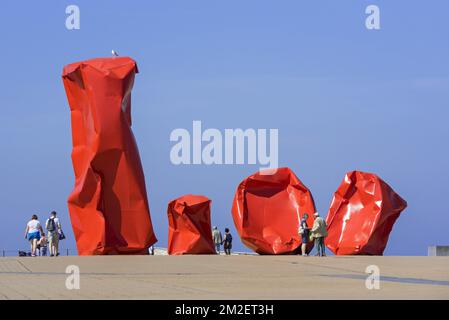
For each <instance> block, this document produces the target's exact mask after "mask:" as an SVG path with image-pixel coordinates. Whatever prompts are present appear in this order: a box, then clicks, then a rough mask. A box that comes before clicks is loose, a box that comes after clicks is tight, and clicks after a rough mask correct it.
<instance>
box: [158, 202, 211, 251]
mask: <svg viewBox="0 0 449 320" xmlns="http://www.w3.org/2000/svg"><path fill="white" fill-rule="evenodd" d="M210 203H211V200H209V199H208V198H207V197H204V196H196V195H191V194H190V195H185V196H182V197H180V198H178V199H175V200H173V201H171V202H170V203H169V204H168V209H167V215H168V225H169V228H168V254H170V255H181V254H215V253H216V252H215V246H214V243H213V241H212V227H211V223H210Z"/></svg>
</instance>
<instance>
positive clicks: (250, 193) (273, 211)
mask: <svg viewBox="0 0 449 320" xmlns="http://www.w3.org/2000/svg"><path fill="white" fill-rule="evenodd" d="M314 212H315V204H314V201H313V197H312V194H311V192H310V191H309V189H307V187H306V186H305V185H304V184H303V183H302V182H301V181H300V180H299V179H298V178H297V177H296V175H295V174H294V173H293V172H292V171H291V170H290V169H289V168H280V169H277V170H275V171H274V172H273V171H272V170H271V169H270V170H267V171H262V172H258V173H255V174H253V175H251V176H249V177H247V178H246V179H245V180H243V181H242V182H241V183H240V184H239V186H238V188H237V191H236V194H235V197H234V203H233V207H232V216H233V218H234V223H235V227H236V228H237V231H238V233H239V235H240V237H241V239H242V242H243V243H244V244H245V245H246V246H247V247H249V248H251V249H252V250H254V251H255V252H257V253H259V254H289V253H294V252H295V251H297V250H298V248H299V247H300V245H301V237H300V235H299V233H298V229H299V224H300V219H301V218H302V216H303V214H304V213H308V214H309V218H308V220H307V223H308V225H309V227H310V228H311V227H312V225H313V213H314ZM312 247H313V244H312V243H309V245H308V251H310V250H311V248H312ZM299 250H300V249H299Z"/></svg>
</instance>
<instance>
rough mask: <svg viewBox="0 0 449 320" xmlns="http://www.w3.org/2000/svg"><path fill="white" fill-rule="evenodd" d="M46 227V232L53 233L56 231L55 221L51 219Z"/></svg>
mask: <svg viewBox="0 0 449 320" xmlns="http://www.w3.org/2000/svg"><path fill="white" fill-rule="evenodd" d="M46 227H47V230H48V231H50V232H53V231H55V230H56V224H55V220H54V219H52V218H50V219H48V222H47V225H46Z"/></svg>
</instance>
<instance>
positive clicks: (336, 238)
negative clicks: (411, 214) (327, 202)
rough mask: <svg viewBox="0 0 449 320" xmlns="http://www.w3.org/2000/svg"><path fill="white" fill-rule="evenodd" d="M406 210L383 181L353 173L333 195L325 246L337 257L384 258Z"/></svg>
mask: <svg viewBox="0 0 449 320" xmlns="http://www.w3.org/2000/svg"><path fill="white" fill-rule="evenodd" d="M406 207H407V202H406V201H405V200H403V199H402V198H401V197H400V196H399V195H398V194H397V193H396V192H394V190H393V189H392V188H391V187H390V186H389V185H388V184H387V183H386V182H384V181H383V180H382V179H380V178H379V177H378V176H376V175H375V174H372V173H366V172H360V171H352V172H349V173H347V174H346V176H345V178H344V179H343V182H342V183H341V185H340V186H339V187H338V189H337V191H336V192H335V193H334V197H333V199H332V203H331V206H330V209H329V212H328V215H327V218H326V223H327V226H328V237H327V238H326V240H325V243H326V246H327V247H328V248H329V249H330V250H331V251H332V252H334V253H335V254H337V255H356V254H358V255H382V254H383V252H384V250H385V247H386V245H387V242H388V237H389V234H390V232H391V230H392V228H393V224H394V223H395V221H396V219H397V218H398V217H399V215H400V213H401V211H402V210H404V209H405V208H406Z"/></svg>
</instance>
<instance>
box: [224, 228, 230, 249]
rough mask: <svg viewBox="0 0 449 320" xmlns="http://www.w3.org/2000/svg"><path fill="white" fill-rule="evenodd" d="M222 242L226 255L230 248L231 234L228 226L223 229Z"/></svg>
mask: <svg viewBox="0 0 449 320" xmlns="http://www.w3.org/2000/svg"><path fill="white" fill-rule="evenodd" d="M223 244H224V245H223V247H224V251H225V253H226V255H230V254H231V249H232V235H231V233H230V232H229V228H226V229H225V234H224V238H223Z"/></svg>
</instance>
